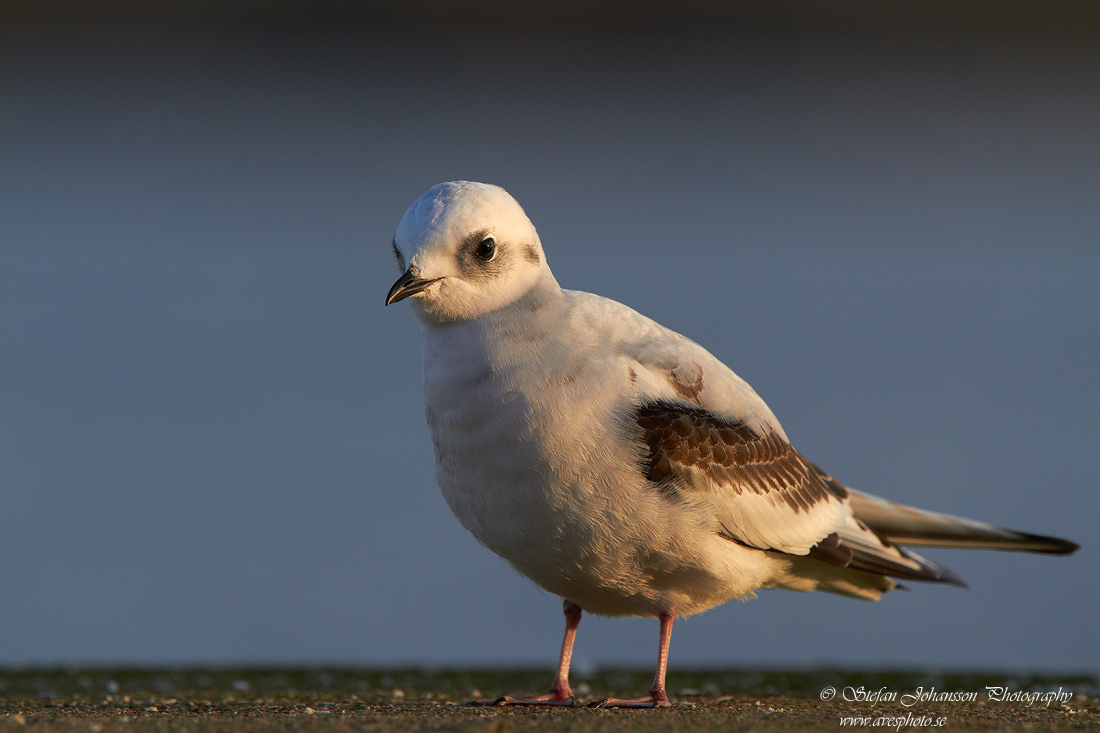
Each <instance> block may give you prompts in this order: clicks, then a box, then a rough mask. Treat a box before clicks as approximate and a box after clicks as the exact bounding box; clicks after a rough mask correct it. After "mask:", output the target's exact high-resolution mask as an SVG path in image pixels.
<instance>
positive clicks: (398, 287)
mask: <svg viewBox="0 0 1100 733" xmlns="http://www.w3.org/2000/svg"><path fill="white" fill-rule="evenodd" d="M442 279H443V278H441V277H435V278H432V279H430V280H425V279H424V278H422V277H419V276H418V275H416V274H414V273H413V269H412V268H411V267H410V268H409V269H407V270H405V274H404V275H402V276H401V277H399V278H397V282H395V283H394V284H393V287H392V288H390V292H388V293H386V305H390V304H392V303H396V302H397V301H399V300H404V299H405V298H407V297H409V296H410V295H416V294H417V293H419V292H420V291H421V290H425V289H427V287H428V286H429V285H431V284H432V283H434V282H437V281H439V280H442Z"/></svg>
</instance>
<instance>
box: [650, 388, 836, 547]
mask: <svg viewBox="0 0 1100 733" xmlns="http://www.w3.org/2000/svg"><path fill="white" fill-rule="evenodd" d="M635 419H636V422H637V424H638V426H639V427H640V428H641V431H642V438H643V440H644V441H645V444H646V446H647V448H648V452H647V454H646V457H645V464H644V467H643V468H644V471H645V473H646V477H647V478H649V480H650V481H653V482H654V483H656V484H657V485H658V486H659V487H661V488H662V490H663V491H664V492H665V493H666V494H670V495H675V494H676V493H677V492H686V493H689V494H690V493H691V492H707V491H710V492H716V491H718V490H719V487H720V490H721V491H726V492H732V493H733V494H734V495H743V494H746V493H749V494H755V495H758V496H762V497H767V498H768V499H770V500H771V503H773V504H774V505H775V506H777V507H779V506H784V507H786V511H791V512H793V513H794V515H805V514H808V513H809V512H810V511H811V510H812V509H814V508H815V507H818V506H819V505H821V504H822V503H826V502H836V501H838V500H843V499H844V496H843V495H841V494H840V491H843V488H842V487H840V491H838V489H837V487H839V485H837V486H836V487H834V486H830V485H828V484H827V483H826V482H825V481H824V480H823V479H822V477H821V475H820V474H819V473H818V472H817V471H816V470H814V468H813V466H812V464H810V463H809V462H808V461H807V460H806V459H805V458H803V457H802V454H801V453H799V452H798V451H797V450H795V449H794V447H793V446H791V445H790V443H788V442H787V441H786V440H785V439H784V438H783V437H782V436H780V435H778V434H776V433H774V432H767V433H759V432H757V431H756V430H754V429H752V428H750V427H749V426H748V425H746V424H745V423H744V422H740V421H737V420H733V419H728V418H723V417H719V416H717V415H715V414H714V413H712V412H709V411H707V410H704V409H702V408H698V407H694V406H691V405H687V404H683V403H678V402H671V401H656V402H651V403H647V404H644V405H642V406H641V407H639V408H638V410H637V413H636V418H635ZM700 476H701V477H704V478H705V480H704V481H701V482H700V481H699V478H700ZM723 534H728V535H729V536H730V537H731V538H732V539H735V540H738V541H744V540H745V538H743V537H737V536H736V534H735V533H734V532H732V531H729V530H727V531H725V532H723ZM825 534H828V532H823V533H822V534H821V535H820V536H821V537H823V536H824V535H825ZM811 544H812V543H811ZM761 549H769V548H766V547H762V548H761Z"/></svg>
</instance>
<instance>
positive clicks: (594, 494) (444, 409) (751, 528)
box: [386, 181, 1077, 707]
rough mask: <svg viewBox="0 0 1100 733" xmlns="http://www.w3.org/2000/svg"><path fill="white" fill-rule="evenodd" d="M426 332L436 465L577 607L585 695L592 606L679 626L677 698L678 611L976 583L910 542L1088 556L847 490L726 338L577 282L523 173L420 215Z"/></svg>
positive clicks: (558, 688) (405, 245)
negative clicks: (767, 397)
mask: <svg viewBox="0 0 1100 733" xmlns="http://www.w3.org/2000/svg"><path fill="white" fill-rule="evenodd" d="M392 246H393V254H394V256H395V257H396V259H397V262H398V267H399V269H400V270H401V271H402V274H401V276H400V277H399V278H398V279H397V282H395V283H394V284H393V287H392V288H390V290H389V293H388V294H387V295H386V305H390V304H392V303H396V302H398V301H401V300H405V299H408V300H409V302H410V303H411V304H412V309H413V311H414V313H415V314H416V317H417V319H418V320H419V321H420V324H421V326H422V333H423V341H422V344H423V359H424V396H425V403H426V416H427V421H428V425H429V428H430V431H431V436H432V442H433V444H434V447H435V459H436V478H437V482H438V483H439V487H440V489H441V490H442V493H443V496H444V498H445V500H446V501H447V504H448V505H449V506H450V508H451V511H452V512H454V515H455V517H456V518H457V519H458V521H459V522H460V523H461V524H462V525H463V526H464V527H465V528H466V529H467V530H469V531H470V533H471V534H473V536H474V537H475V538H476V539H477V540H478V542H480V543H481V544H482V545H484V546H485V547H487V548H488V549H490V550H492V551H493V552H495V553H496V554H497V555H500V556H501V557H502V558H504V559H505V560H506V561H507V562H508V563H509V564H511V565H512V567H514V568H515V569H516V570H517V571H519V572H520V573H521V574H523V575H525V576H527V577H528V578H530V579H531V580H532V581H534V582H535V583H536V584H537V585H539V586H540V587H542V588H544V589H545V590H547V591H549V592H550V593H552V594H555V595H558V596H561V597H562V599H563V608H564V612H565V620H566V627H565V636H564V638H563V640H562V647H561V655H560V657H559V662H558V669H557V674H556V675H555V677H554V681H553V684H552V685H551V687H550V690H549V692H547V693H546V694H544V695H538V696H534V697H525V698H516V697H511V696H504V697H502V698H500V699H499V700H496V701H494V702H495V704H500V705H572V704H574V701H573V695H572V691H571V689H570V686H569V662H570V658H571V656H572V651H573V640H574V637H575V634H576V631H577V626H578V624H579V623H580V619H581V614H582V612H584V611H587V612H589V613H593V614H599V615H606V616H641V617H649V618H656V619H658V620H659V622H660V633H659V644H658V655H657V671H656V674H655V676H654V680H653V686H652V687H651V688H650V690H649V692H648V693H647V694H646V695H644V696H642V697H638V698H628V699H621V698H609V699H607V700H602V701H600V702H598V703H595V704H598V705H601V706H614V707H668V706H669V704H670V703H669V698H668V693H667V692H666V689H665V676H666V671H667V666H668V648H669V641H670V638H671V634H672V624H673V620H674V619H676V618H677V617H680V616H687V615H690V614H695V613H700V612H702V611H705V610H707V609H709V608H712V607H714V606H717V605H719V604H721V603H725V602H726V601H729V600H731V599H734V598H740V599H744V598H750V597H752V596H753V595H754V592H755V591H757V590H759V589H762V588H785V589H788V590H796V591H813V590H821V591H828V592H832V593H839V594H843V595H847V596H853V597H855V598H861V599H867V600H877V599H878V598H879V597H880V596H881V595H882V594H883V593H885V592H887V591H890V590H892V589H894V588H898V587H900V586H899V584H898V582H897V581H898V580H913V581H932V582H943V583H952V584H955V585H960V586H961V585H964V584H963V582H962V580H961V579H960V578H959V577H958V576H956V575H955V574H954V573H952V572H951V571H949V570H947V569H946V568H943V567H941V566H939V565H936V564H935V563H932V562H930V561H928V560H926V559H924V558H923V557H921V556H920V555H918V554H916V553H915V552H913V551H912V550H909V549H904V548H905V547H906V546H908V547H912V546H924V547H958V548H983V549H996V550H1023V551H1029V552H1041V553H1050V554H1068V553H1071V552H1073V551H1075V550H1076V549H1077V545H1076V544H1074V543H1072V542H1068V541H1066V540H1061V539H1057V538H1054V537H1045V536H1042V535H1036V534H1029V533H1025V532H1017V531H1014V530H1009V529H1004V528H1001V527H995V526H993V525H989V524H986V523H984V522H977V521H973V520H969V519H962V518H959V517H954V516H949V515H946V514H940V513H936V512H930V511H924V510H921V509H915V508H913V507H909V506H905V505H902V504H897V503H894V502H891V501H887V500H886V499H882V498H879V497H877V496H872V495H870V494H865V493H862V492H859V491H856V490H854V489H851V488H848V487H846V486H844V485H843V484H841V483H840V482H839V481H837V480H836V479H835V478H833V477H832V476H830V475H829V474H828V473H826V472H825V471H823V470H822V469H820V468H819V467H818V466H816V465H815V464H813V463H811V462H810V461H809V460H807V459H806V458H805V457H804V456H803V455H802V454H801V453H799V451H798V450H797V449H795V448H794V446H792V445H791V442H790V441H789V440H788V438H787V435H786V433H784V431H783V428H782V427H781V426H780V424H779V421H778V420H777V419H776V417H775V415H773V414H772V411H771V410H770V409H768V406H767V405H766V404H765V403H764V401H763V400H762V399H761V398H760V397H759V396H757V394H756V393H755V392H754V391H753V390H752V388H751V387H750V386H749V385H748V384H747V383H746V382H745V381H744V380H742V379H741V378H740V377H738V376H737V375H736V374H734V373H733V371H731V370H730V369H729V368H728V367H727V366H725V365H724V364H723V363H722V362H720V361H719V360H718V359H717V358H715V357H714V356H712V355H711V354H710V352H708V351H706V350H705V349H704V348H703V347H701V346H699V345H698V344H696V343H694V342H693V341H691V340H689V339H687V338H685V337H684V336H681V335H680V334H678V333H675V332H673V331H671V330H669V329H667V328H664V327H663V326H661V325H659V324H657V323H655V322H654V321H652V320H650V319H648V318H646V317H645V316H642V315H641V314H639V313H637V312H635V311H634V310H631V309H630V308H628V307H626V306H624V305H621V304H620V303H617V302H615V301H612V300H609V299H607V298H602V297H600V296H598V295H592V294H589V293H583V292H577V291H571V290H565V289H562V287H561V286H559V285H558V283H557V281H556V280H555V279H554V275H553V274H552V273H551V272H550V268H549V266H548V265H547V262H546V256H545V253H544V251H543V247H542V242H541V241H540V239H539V235H538V233H537V232H536V231H535V227H534V225H533V224H532V223H531V221H530V219H529V218H528V217H527V215H526V214H525V213H524V211H523V209H522V208H521V207H520V205H519V204H518V203H517V202H516V200H515V199H514V198H512V196H510V195H509V194H508V193H507V192H506V191H505V190H504V189H503V188H500V187H498V186H493V185H489V184H484V183H474V182H469V181H454V182H450V183H441V184H439V185H437V186H434V187H433V188H431V189H429V190H428V191H427V192H426V193H424V194H423V195H422V196H420V198H418V199H417V200H416V201H415V202H413V204H412V206H410V207H409V209H408V211H407V212H406V213H405V215H404V216H403V217H402V218H401V221H400V223H399V224H398V226H397V230H396V234H395V236H394V238H393V245H392Z"/></svg>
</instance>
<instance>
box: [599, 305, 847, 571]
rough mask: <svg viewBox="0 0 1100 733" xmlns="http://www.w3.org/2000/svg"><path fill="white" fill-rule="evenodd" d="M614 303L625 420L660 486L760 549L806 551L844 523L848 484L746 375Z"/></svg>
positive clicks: (726, 532)
mask: <svg viewBox="0 0 1100 733" xmlns="http://www.w3.org/2000/svg"><path fill="white" fill-rule="evenodd" d="M596 306H597V307H603V308H610V307H612V306H610V305H609V302H608V301H605V302H604V303H602V304H596ZM619 307H620V308H621V309H622V310H621V312H618V313H615V314H614V318H615V322H616V323H617V324H618V326H617V328H616V352H617V353H618V354H619V355H620V356H621V358H622V361H621V363H622V365H623V367H625V370H626V371H627V373H628V374H627V377H628V379H630V381H631V383H632V385H633V400H632V403H631V410H632V413H631V414H630V415H629V416H628V423H630V424H631V426H632V428H633V429H634V430H636V435H637V436H638V439H639V440H640V441H641V446H640V448H641V453H642V455H643V460H642V463H643V466H642V467H643V470H644V472H645V474H646V476H647V477H648V478H649V480H650V481H651V482H653V484H655V485H656V487H657V489H658V490H660V491H662V492H663V493H664V494H665V495H666V496H668V497H669V498H670V499H672V500H681V501H688V502H691V503H694V504H698V505H702V506H705V507H708V508H709V509H710V511H711V513H712V515H713V518H714V520H715V522H716V525H717V528H718V531H719V532H721V533H722V534H724V535H726V536H728V537H729V538H730V539H733V540H736V541H737V542H740V543H742V544H745V545H748V546H751V547H756V548H759V549H762V550H777V551H780V552H786V553H790V554H795V555H805V554H807V553H808V552H810V549H811V548H813V547H814V546H815V545H817V544H818V543H819V542H820V541H821V540H823V539H825V538H826V537H828V536H829V535H830V534H832V533H833V532H834V531H836V530H837V529H839V528H840V527H842V526H843V524H844V521H845V519H846V518H847V517H849V516H850V515H851V509H850V508H849V506H848V502H847V492H846V491H845V490H844V488H843V487H839V485H837V487H839V488H835V487H833V486H830V485H829V484H827V483H826V482H825V481H824V480H823V479H822V478H821V476H820V474H819V473H818V472H817V471H816V470H815V469H814V467H813V466H812V464H810V463H809V462H808V461H807V460H806V459H805V458H803V457H802V454H801V453H799V452H798V451H797V450H795V448H794V447H793V446H792V445H791V444H790V443H789V442H788V441H787V436H786V435H785V434H784V433H783V429H782V428H781V427H780V426H779V422H778V421H777V420H776V419H775V416H774V415H772V413H771V411H770V410H769V409H768V407H767V405H766V404H765V403H764V401H763V400H761V399H760V397H759V396H757V395H756V393H755V392H754V391H753V390H752V388H751V387H749V385H748V384H746V383H745V382H744V380H742V379H741V378H740V377H738V376H737V375H736V374H734V373H733V372H732V371H731V370H730V369H729V368H728V367H726V366H725V365H724V364H722V363H721V362H720V361H718V360H717V359H716V358H715V357H714V356H712V355H711V354H710V353H709V352H707V351H706V350H705V349H703V347H701V346H699V345H698V344H696V343H694V342H693V341H690V340H689V339H687V338H684V337H683V336H680V335H679V334H676V333H675V332H673V331H669V330H668V329H665V328H663V327H661V326H659V325H657V324H656V323H654V322H652V321H650V320H649V319H647V318H645V317H643V316H640V315H638V314H637V313H635V312H634V311H631V310H630V309H628V308H626V307H625V306H619ZM608 315H611V314H603V317H604V318H606V317H607V316H608ZM605 322H606V321H605Z"/></svg>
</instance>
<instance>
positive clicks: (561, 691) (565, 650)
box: [489, 598, 581, 706]
mask: <svg viewBox="0 0 1100 733" xmlns="http://www.w3.org/2000/svg"><path fill="white" fill-rule="evenodd" d="M562 610H563V611H565V636H564V637H562V640H561V657H559V658H558V671H557V674H555V675H554V683H553V684H552V685H551V686H550V691H549V692H547V693H546V694H544V695H536V696H535V697H512V696H511V695H505V696H504V697H502V698H499V699H497V700H494V701H493V702H491V703H489V704H490V705H564V706H571V705H573V704H574V702H573V691H572V690H571V689H570V688H569V662H570V660H572V658H573V639H574V638H576V636H577V626H578V625H579V624H580V622H581V607H580V606H578V605H577V604H576V603H573V601H571V600H569V599H568V598H567V599H566V600H565V603H564V604H563V606H562Z"/></svg>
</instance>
